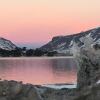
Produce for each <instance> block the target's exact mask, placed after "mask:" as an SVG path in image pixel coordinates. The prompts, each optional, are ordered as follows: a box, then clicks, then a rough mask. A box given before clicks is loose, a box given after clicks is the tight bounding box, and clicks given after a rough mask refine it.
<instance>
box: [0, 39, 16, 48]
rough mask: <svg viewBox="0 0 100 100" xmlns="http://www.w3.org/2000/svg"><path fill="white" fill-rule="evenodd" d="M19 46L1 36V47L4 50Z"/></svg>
mask: <svg viewBox="0 0 100 100" xmlns="http://www.w3.org/2000/svg"><path fill="white" fill-rule="evenodd" d="M16 47H17V46H16V45H15V44H13V43H12V42H11V41H9V40H6V39H4V38H0V49H4V50H14V49H15V48H16Z"/></svg>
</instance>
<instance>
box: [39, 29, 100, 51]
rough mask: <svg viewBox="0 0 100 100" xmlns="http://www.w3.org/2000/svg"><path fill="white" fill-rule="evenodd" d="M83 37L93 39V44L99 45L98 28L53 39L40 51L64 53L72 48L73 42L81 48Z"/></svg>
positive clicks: (99, 35)
mask: <svg viewBox="0 0 100 100" xmlns="http://www.w3.org/2000/svg"><path fill="white" fill-rule="evenodd" d="M84 37H90V38H92V39H93V42H94V43H97V42H98V43H99V44H100V27H98V28H95V29H91V30H88V31H85V32H81V33H77V34H74V35H67V36H56V37H53V39H52V40H51V41H50V42H49V43H47V44H46V45H44V46H42V47H41V49H42V50H47V51H58V52H61V53H64V52H67V51H69V49H70V48H71V47H72V46H73V42H75V43H77V44H78V46H79V47H81V46H83V45H84V42H83V41H82V39H83V38H84Z"/></svg>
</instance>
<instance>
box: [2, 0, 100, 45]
mask: <svg viewBox="0 0 100 100" xmlns="http://www.w3.org/2000/svg"><path fill="white" fill-rule="evenodd" d="M99 25H100V0H0V37H4V38H6V39H9V40H11V41H12V42H13V43H16V44H20V45H22V44H23V45H24V44H27V45H31V44H32V45H35V46H39V45H42V44H45V43H47V42H48V41H50V40H51V39H52V37H53V36H57V35H68V34H75V33H77V32H81V31H85V30H88V29H92V28H95V27H99Z"/></svg>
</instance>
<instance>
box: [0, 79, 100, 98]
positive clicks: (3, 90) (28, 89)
mask: <svg viewBox="0 0 100 100" xmlns="http://www.w3.org/2000/svg"><path fill="white" fill-rule="evenodd" d="M0 100H100V84H99V83H98V84H97V83H96V84H95V85H93V86H88V87H85V88H83V89H77V88H74V89H67V88H62V89H53V88H48V87H43V86H36V85H31V84H22V83H21V82H16V81H6V80H5V81H0Z"/></svg>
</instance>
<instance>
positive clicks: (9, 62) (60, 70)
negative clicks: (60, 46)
mask: <svg viewBox="0 0 100 100" xmlns="http://www.w3.org/2000/svg"><path fill="white" fill-rule="evenodd" d="M0 78H1V79H3V80H16V81H23V83H31V84H35V85H41V84H60V83H68V84H69V83H75V82H76V80H77V68H76V63H75V60H74V59H73V58H72V57H69V58H68V57H33V58H31V57H30V58H0Z"/></svg>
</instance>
